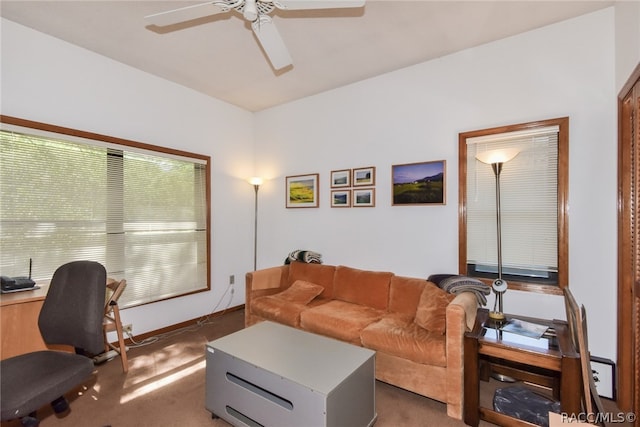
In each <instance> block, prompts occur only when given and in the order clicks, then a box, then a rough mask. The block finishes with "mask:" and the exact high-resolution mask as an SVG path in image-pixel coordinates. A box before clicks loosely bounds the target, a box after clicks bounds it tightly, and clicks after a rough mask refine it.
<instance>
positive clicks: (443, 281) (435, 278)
mask: <svg viewBox="0 0 640 427" xmlns="http://www.w3.org/2000/svg"><path fill="white" fill-rule="evenodd" d="M428 280H429V281H430V282H433V283H435V284H436V285H438V286H439V287H440V288H441V289H443V290H445V291H447V292H449V293H450V294H458V293H460V292H465V291H467V292H473V293H474V294H475V295H476V298H478V303H479V304H480V305H482V306H485V305H487V297H486V296H487V295H489V294H490V293H491V287H490V286H489V285H485V284H484V282H482V281H481V280H478V279H474V278H471V277H467V276H459V275H455V274H453V275H452V274H433V275H431V276H429V279H428Z"/></svg>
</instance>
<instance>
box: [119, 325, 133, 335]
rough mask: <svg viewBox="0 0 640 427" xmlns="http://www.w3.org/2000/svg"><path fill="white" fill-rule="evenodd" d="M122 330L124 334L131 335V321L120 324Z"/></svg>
mask: <svg viewBox="0 0 640 427" xmlns="http://www.w3.org/2000/svg"><path fill="white" fill-rule="evenodd" d="M122 332H124V333H125V334H126V335H132V334H133V325H132V324H131V323H129V324H128V325H122Z"/></svg>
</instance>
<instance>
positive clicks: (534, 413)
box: [493, 386, 560, 427]
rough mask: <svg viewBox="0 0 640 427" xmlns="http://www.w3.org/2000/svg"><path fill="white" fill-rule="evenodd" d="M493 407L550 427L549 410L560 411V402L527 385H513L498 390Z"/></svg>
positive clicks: (544, 426) (497, 410) (498, 410)
mask: <svg viewBox="0 0 640 427" xmlns="http://www.w3.org/2000/svg"><path fill="white" fill-rule="evenodd" d="M493 409H494V411H496V412H500V413H502V414H505V415H509V416H510V417H514V418H517V419H519V420H522V421H527V422H530V423H533V424H536V425H539V426H543V427H549V412H556V413H560V402H558V401H557V400H554V399H551V398H549V397H547V396H544V395H542V394H539V393H536V392H535V391H533V390H531V389H529V388H527V387H524V386H512V387H504V388H499V389H497V390H496V392H495V394H494V395H493Z"/></svg>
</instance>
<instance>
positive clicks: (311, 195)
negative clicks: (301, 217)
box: [286, 173, 320, 208]
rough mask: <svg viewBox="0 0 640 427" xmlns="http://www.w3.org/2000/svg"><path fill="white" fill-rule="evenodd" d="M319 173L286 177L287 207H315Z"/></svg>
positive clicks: (316, 205) (317, 203) (317, 198)
mask: <svg viewBox="0 0 640 427" xmlns="http://www.w3.org/2000/svg"><path fill="white" fill-rule="evenodd" d="M318 179H319V174H317V173H312V174H309V175H295V176H288V177H286V195H287V203H286V206H287V208H317V207H318V206H319V204H320V201H319V197H318Z"/></svg>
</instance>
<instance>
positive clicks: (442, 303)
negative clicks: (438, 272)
mask: <svg viewBox="0 0 640 427" xmlns="http://www.w3.org/2000/svg"><path fill="white" fill-rule="evenodd" d="M454 298H455V295H451V294H448V293H446V292H445V291H443V290H442V289H440V288H439V287H437V286H436V285H434V284H433V283H431V282H427V283H426V285H425V287H424V289H423V290H422V293H421V294H420V301H419V302H418V308H417V310H416V318H415V323H416V324H417V325H418V326H420V327H422V328H424V329H426V330H428V331H432V332H435V333H439V334H444V333H445V328H446V320H447V318H446V317H447V316H446V315H447V306H448V305H449V303H450V302H451V301H453V299H454Z"/></svg>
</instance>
